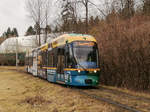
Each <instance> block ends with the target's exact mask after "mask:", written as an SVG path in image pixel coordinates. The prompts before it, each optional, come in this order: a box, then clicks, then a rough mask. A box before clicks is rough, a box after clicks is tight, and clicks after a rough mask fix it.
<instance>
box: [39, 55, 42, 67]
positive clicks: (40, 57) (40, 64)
mask: <svg viewBox="0 0 150 112" xmlns="http://www.w3.org/2000/svg"><path fill="white" fill-rule="evenodd" d="M38 66H40V67H42V55H41V52H39V54H38Z"/></svg>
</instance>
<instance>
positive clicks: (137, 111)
mask: <svg viewBox="0 0 150 112" xmlns="http://www.w3.org/2000/svg"><path fill="white" fill-rule="evenodd" d="M79 92H80V93H81V94H83V95H86V96H88V97H90V98H92V99H96V100H98V101H103V102H106V103H108V104H112V105H114V106H117V107H119V108H122V109H124V110H128V111H131V112H144V111H141V110H138V109H136V108H133V107H130V106H128V105H125V104H121V103H119V102H116V101H113V100H111V99H108V98H104V97H102V96H97V95H95V94H89V93H87V92H84V91H82V90H79Z"/></svg>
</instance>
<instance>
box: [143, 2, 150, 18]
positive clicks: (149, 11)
mask: <svg viewBox="0 0 150 112" xmlns="http://www.w3.org/2000/svg"><path fill="white" fill-rule="evenodd" d="M143 13H144V14H146V15H150V0H144V5H143Z"/></svg>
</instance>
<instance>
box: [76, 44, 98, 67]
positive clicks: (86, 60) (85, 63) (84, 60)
mask: <svg viewBox="0 0 150 112" xmlns="http://www.w3.org/2000/svg"><path fill="white" fill-rule="evenodd" d="M73 52H74V58H75V60H76V62H77V65H76V68H97V67H98V65H99V64H98V63H99V62H98V49H97V46H96V44H95V43H94V42H75V43H74V45H73Z"/></svg>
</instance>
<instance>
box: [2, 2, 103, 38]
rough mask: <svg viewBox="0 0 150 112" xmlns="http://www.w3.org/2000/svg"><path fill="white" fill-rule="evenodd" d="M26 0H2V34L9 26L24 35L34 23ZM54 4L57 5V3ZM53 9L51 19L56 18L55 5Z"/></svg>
mask: <svg viewBox="0 0 150 112" xmlns="http://www.w3.org/2000/svg"><path fill="white" fill-rule="evenodd" d="M25 1H26V0H0V36H1V35H2V33H3V32H4V31H6V30H7V28H8V27H10V28H11V29H12V28H13V27H15V28H17V30H18V33H19V35H20V36H22V35H24V34H25V32H26V30H27V28H28V27H29V26H30V25H33V22H32V21H31V19H29V18H28V16H27V15H28V12H27V10H26V8H25V5H26V4H25ZM54 1H55V0H54ZM93 1H95V3H96V2H97V0H93ZM102 1H103V0H102ZM53 5H55V7H56V4H53ZM52 9H53V10H54V11H55V12H52V13H53V14H52V15H51V18H50V20H51V21H54V20H55V19H56V17H55V16H56V15H57V14H56V12H57V10H55V9H54V7H53V8H52ZM51 11H52V10H51ZM93 13H94V12H93ZM53 24H54V23H53Z"/></svg>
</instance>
